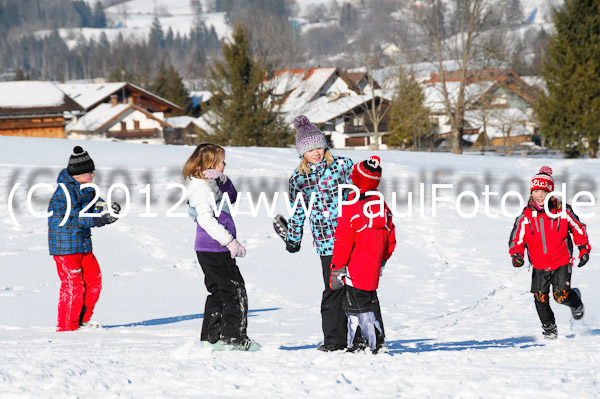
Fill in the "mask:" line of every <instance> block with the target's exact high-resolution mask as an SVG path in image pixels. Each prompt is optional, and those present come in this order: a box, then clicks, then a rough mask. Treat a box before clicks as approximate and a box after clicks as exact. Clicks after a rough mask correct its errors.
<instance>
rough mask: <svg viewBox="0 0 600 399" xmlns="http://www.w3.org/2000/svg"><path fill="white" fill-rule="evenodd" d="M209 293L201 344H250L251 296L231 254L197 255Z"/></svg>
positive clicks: (205, 306)
mask: <svg viewBox="0 0 600 399" xmlns="http://www.w3.org/2000/svg"><path fill="white" fill-rule="evenodd" d="M196 255H197V256H198V262H200V266H201V267H202V271H203V272H204V284H205V285H206V289H207V290H208V297H206V304H205V305H204V320H203V322H202V332H201V334H200V340H202V341H208V342H210V343H215V342H217V341H218V340H223V341H226V342H228V343H232V344H236V343H244V342H245V341H247V340H248V336H247V335H246V327H247V326H248V296H247V294H246V286H245V284H244V279H243V278H242V274H241V273H240V269H239V268H238V267H237V265H236V263H235V259H231V255H230V253H229V252H196Z"/></svg>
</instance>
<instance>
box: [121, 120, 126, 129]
mask: <svg viewBox="0 0 600 399" xmlns="http://www.w3.org/2000/svg"><path fill="white" fill-rule="evenodd" d="M121 130H127V122H125V121H122V122H121Z"/></svg>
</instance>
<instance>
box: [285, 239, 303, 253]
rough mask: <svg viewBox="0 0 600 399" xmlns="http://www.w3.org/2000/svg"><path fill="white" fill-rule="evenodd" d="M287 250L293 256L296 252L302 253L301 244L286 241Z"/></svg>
mask: <svg viewBox="0 0 600 399" xmlns="http://www.w3.org/2000/svg"><path fill="white" fill-rule="evenodd" d="M285 250H286V251H288V252H289V253H291V254H295V253H296V252H298V251H300V244H297V243H294V242H290V241H286V242H285Z"/></svg>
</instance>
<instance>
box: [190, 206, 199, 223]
mask: <svg viewBox="0 0 600 399" xmlns="http://www.w3.org/2000/svg"><path fill="white" fill-rule="evenodd" d="M188 215H190V217H191V218H192V219H194V220H196V218H197V217H198V211H196V208H195V207H193V206H190V207H188Z"/></svg>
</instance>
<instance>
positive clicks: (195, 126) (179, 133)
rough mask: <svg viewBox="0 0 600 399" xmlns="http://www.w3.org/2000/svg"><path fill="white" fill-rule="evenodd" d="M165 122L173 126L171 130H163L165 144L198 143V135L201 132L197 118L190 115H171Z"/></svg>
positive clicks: (200, 125)
mask: <svg viewBox="0 0 600 399" xmlns="http://www.w3.org/2000/svg"><path fill="white" fill-rule="evenodd" d="M166 122H167V123H168V124H169V125H171V126H172V127H173V129H172V130H167V131H166V132H165V141H166V143H167V144H187V145H194V144H197V143H198V141H199V139H198V137H199V136H200V134H202V133H203V129H202V124H201V123H200V122H199V121H198V119H197V118H194V117H191V116H187V115H182V116H172V117H170V118H167V119H166Z"/></svg>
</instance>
